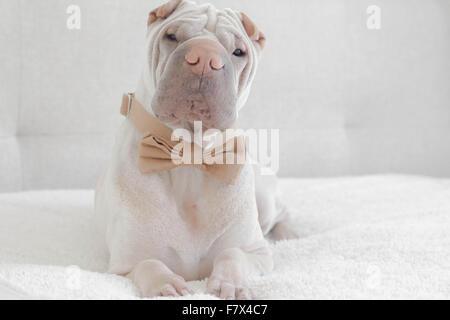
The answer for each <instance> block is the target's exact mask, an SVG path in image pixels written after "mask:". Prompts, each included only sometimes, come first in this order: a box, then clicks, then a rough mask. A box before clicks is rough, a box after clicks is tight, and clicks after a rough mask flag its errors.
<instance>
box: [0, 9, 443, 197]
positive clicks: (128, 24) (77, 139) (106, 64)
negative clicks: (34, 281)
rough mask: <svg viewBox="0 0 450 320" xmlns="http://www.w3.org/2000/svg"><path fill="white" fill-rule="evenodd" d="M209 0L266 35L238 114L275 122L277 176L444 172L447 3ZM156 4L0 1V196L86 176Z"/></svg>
mask: <svg viewBox="0 0 450 320" xmlns="http://www.w3.org/2000/svg"><path fill="white" fill-rule="evenodd" d="M202 2H204V1H202ZM211 2H213V3H215V4H217V5H218V6H220V7H233V8H235V9H239V10H242V11H244V12H246V13H247V14H248V15H249V16H250V17H251V18H252V19H253V20H255V21H256V22H257V24H258V25H259V27H260V29H261V30H262V31H263V32H264V33H265V34H266V36H267V38H268V42H267V48H266V50H265V53H264V56H263V60H262V63H261V66H260V70H259V73H258V76H257V79H256V81H255V84H254V90H253V92H252V95H251V97H250V100H249V103H248V106H247V107H246V108H245V109H244V110H243V112H242V114H241V123H242V124H243V126H245V127H250V126H251V127H257V128H279V129H281V132H280V134H281V170H280V174H281V175H283V176H302V177H304V176H308V177H310V176H329V175H350V174H372V173H386V172H389V173H390V172H398V173H412V174H431V175H438V176H450V59H449V57H450V18H449V17H450V1H448V0H432V1H430V0H377V1H365V0H323V1H316V0H301V1H298V0H278V1H273V0H246V1H244V0H220V1H219V0H217V1H211ZM71 4H75V5H78V6H79V7H80V8H81V29H80V30H68V29H67V27H66V20H67V18H68V16H69V15H68V14H67V13H66V10H67V7H68V6H69V5H71ZM160 4H161V2H160V1H155V0H133V1H111V0H96V1H88V0H71V1H61V0H42V1H33V0H22V1H16V0H0V43H1V44H0V45H1V50H0V69H1V72H0V82H1V87H0V150H1V154H0V191H17V190H24V189H43V188H92V187H93V186H94V185H95V182H96V180H97V178H98V176H99V174H100V170H101V168H102V167H103V166H104V165H105V163H106V161H107V159H108V157H109V155H110V150H111V147H112V144H113V141H114V134H115V131H116V129H117V127H118V125H119V124H120V122H121V121H122V119H121V118H120V116H119V114H118V108H119V104H120V98H121V94H122V92H124V91H127V90H129V89H132V88H133V87H134V86H135V84H136V81H137V80H138V78H139V74H140V68H141V66H142V59H143V57H144V52H143V45H144V36H145V27H146V19H147V15H148V12H149V11H150V10H151V9H153V8H155V7H156V6H158V5H160ZM373 4H376V5H378V6H379V7H380V8H381V29H380V30H368V28H367V26H366V20H367V17H368V15H367V13H366V10H367V7H368V6H369V5H373Z"/></svg>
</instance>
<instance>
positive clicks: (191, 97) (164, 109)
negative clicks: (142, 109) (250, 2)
mask: <svg viewBox="0 0 450 320" xmlns="http://www.w3.org/2000/svg"><path fill="white" fill-rule="evenodd" d="M149 38H150V46H149V62H150V63H149V69H150V70H149V76H151V77H152V81H153V89H154V95H153V100H152V108H153V112H154V114H155V116H156V117H157V118H158V119H160V120H161V121H162V122H164V123H166V124H168V125H170V126H171V127H184V128H188V129H192V128H193V122H194V121H202V123H203V127H204V128H205V129H210V128H215V129H219V130H225V129H226V128H230V127H232V126H233V124H234V123H235V121H236V118H237V113H238V111H239V109H240V108H241V107H242V106H243V104H244V103H245V101H246V99H247V97H248V93H249V89H250V85H251V82H252V80H253V77H254V74H255V71H256V67H257V58H258V54H259V52H260V50H261V49H262V47H263V44H264V40H265V39H264V36H263V35H262V33H260V32H259V31H258V30H257V28H256V27H255V25H254V24H253V23H252V22H251V20H250V19H249V18H248V17H247V16H245V15H244V14H239V13H236V12H234V11H232V10H228V9H227V10H223V11H219V10H217V9H215V8H214V7H213V6H211V5H202V6H200V5H197V4H195V3H192V2H187V1H180V0H172V1H170V2H169V3H167V4H165V5H164V6H162V7H160V8H158V9H156V10H154V11H152V12H151V13H150V18H149Z"/></svg>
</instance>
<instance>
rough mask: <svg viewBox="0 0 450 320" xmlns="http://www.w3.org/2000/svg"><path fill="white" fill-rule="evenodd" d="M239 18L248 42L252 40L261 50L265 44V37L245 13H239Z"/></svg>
mask: <svg viewBox="0 0 450 320" xmlns="http://www.w3.org/2000/svg"><path fill="white" fill-rule="evenodd" d="M241 16H242V24H243V25H244V29H245V31H246V32H247V35H248V36H249V38H250V40H252V41H253V42H254V43H255V44H256V45H257V46H258V47H259V48H260V49H263V48H264V46H265V44H266V37H265V36H264V34H263V33H262V32H261V31H259V29H258V27H257V26H256V24H255V23H254V22H253V21H252V20H251V19H250V18H249V17H248V16H247V15H246V14H245V13H243V12H241Z"/></svg>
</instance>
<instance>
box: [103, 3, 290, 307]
mask: <svg viewBox="0 0 450 320" xmlns="http://www.w3.org/2000/svg"><path fill="white" fill-rule="evenodd" d="M146 41H147V42H146V43H147V46H146V50H147V54H146V59H145V65H144V70H143V73H142V77H141V80H140V81H139V83H138V86H137V88H136V92H135V94H134V95H133V96H129V97H127V96H124V101H123V105H122V113H123V114H124V115H127V119H126V120H125V122H124V124H123V126H122V127H121V129H120V131H119V134H118V136H117V141H116V145H115V148H114V151H113V158H112V160H111V162H110V164H109V166H108V167H107V169H106V171H105V173H104V174H103V176H102V178H101V179H100V182H99V184H98V187H97V191H96V215H97V217H98V218H99V219H100V223H101V225H102V226H103V227H104V231H105V236H106V241H107V246H108V249H109V253H110V262H109V272H111V273H115V274H119V275H123V276H126V277H128V278H130V279H131V280H132V281H133V282H134V283H135V284H136V286H137V287H138V288H139V289H140V291H141V293H142V295H143V296H144V297H155V296H182V295H188V294H190V292H191V291H190V289H189V288H188V286H187V284H186V281H191V280H200V279H204V278H208V281H207V290H208V293H210V294H213V295H216V296H218V297H220V298H223V299H251V298H253V297H252V291H251V288H249V285H248V278H249V276H251V275H262V274H265V273H267V272H270V271H271V269H272V268H273V261H272V256H271V251H270V249H269V246H268V243H267V240H266V239H265V236H266V235H269V233H271V235H272V237H273V238H275V239H286V238H291V237H295V232H294V231H293V230H292V229H291V228H290V226H289V222H288V212H287V210H286V209H285V207H284V205H283V204H282V203H281V202H280V201H279V199H278V197H277V194H276V193H277V192H276V178H275V177H274V176H262V175H261V174H260V173H259V170H255V168H256V167H255V166H254V165H253V164H251V163H250V162H249V161H247V162H244V163H242V164H237V163H236V164H230V165H228V164H227V165H225V164H224V165H222V166H221V165H220V164H216V165H211V166H208V165H207V164H200V165H176V164H175V161H170V160H168V159H167V154H168V152H169V153H170V151H173V149H174V148H173V145H172V144H171V141H170V133H171V132H172V131H173V130H175V129H180V128H182V129H184V130H189V132H193V131H194V128H195V126H194V124H195V122H197V121H201V123H202V129H216V130H220V132H223V131H224V130H226V129H228V128H233V127H234V126H235V123H236V120H237V117H238V112H239V111H240V110H241V108H242V107H243V106H244V104H245V103H246V100H247V98H248V95H249V91H250V86H251V83H252V80H253V78H254V76H255V72H256V69H257V65H258V59H259V54H260V52H261V50H262V49H263V47H264V42H265V38H264V35H263V34H262V33H261V32H260V31H259V30H258V28H257V27H256V26H255V24H254V23H253V22H252V21H251V20H250V19H249V18H248V17H247V16H246V15H245V14H243V13H239V12H236V11H234V10H231V9H226V10H217V9H216V8H215V7H213V6H212V5H210V4H206V5H197V4H196V3H193V2H190V1H181V0H172V1H170V2H168V3H166V4H165V5H163V6H161V7H159V8H157V9H156V10H154V11H152V12H151V13H150V16H149V20H148V34H147V38H146ZM168 130H169V131H168ZM167 136H168V137H169V141H167ZM219 136H220V135H219ZM165 137H166V138H165ZM172 138H173V136H172ZM235 138H237V137H235ZM189 143H190V145H193V144H194V142H192V141H190V142H189ZM235 147H236V145H235V144H233V150H235ZM205 148H206V147H204V149H205ZM204 149H203V150H202V152H204ZM227 150H228V149H227ZM227 150H225V151H224V150H222V151H223V154H224V153H226V152H228V151H230V150H228V151H227ZM233 152H234V151H233ZM236 168H237V169H236ZM209 169H211V170H209Z"/></svg>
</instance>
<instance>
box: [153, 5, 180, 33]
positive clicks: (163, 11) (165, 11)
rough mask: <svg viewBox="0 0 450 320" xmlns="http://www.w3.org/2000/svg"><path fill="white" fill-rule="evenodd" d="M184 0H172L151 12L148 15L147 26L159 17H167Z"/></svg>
mask: <svg viewBox="0 0 450 320" xmlns="http://www.w3.org/2000/svg"><path fill="white" fill-rule="evenodd" d="M182 1H183V0H170V1H169V2H167V3H166V4H164V5H162V6H161V7H159V8H156V9H155V10H153V11H152V12H150V14H149V16H148V21H147V26H148V27H149V26H150V25H151V24H152V23H153V22H155V21H156V20H158V19H166V18H167V17H168V16H170V15H171V14H172V13H173V12H174V11H175V10H176V9H177V8H178V6H179V5H180V3H181V2H182Z"/></svg>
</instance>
